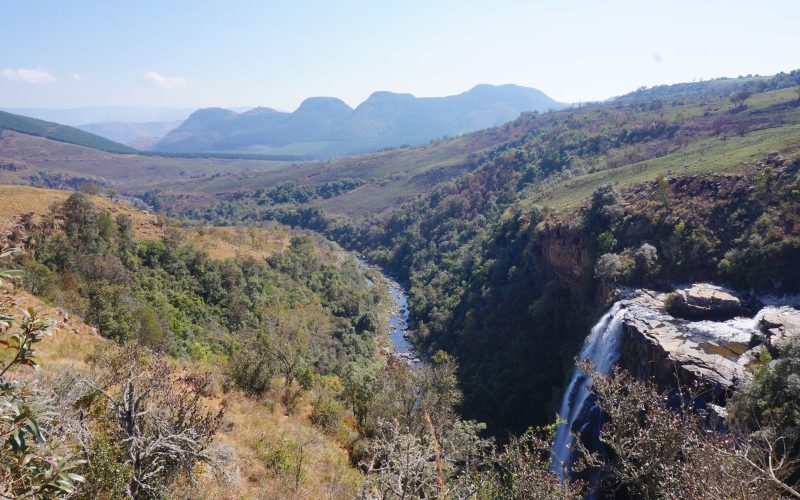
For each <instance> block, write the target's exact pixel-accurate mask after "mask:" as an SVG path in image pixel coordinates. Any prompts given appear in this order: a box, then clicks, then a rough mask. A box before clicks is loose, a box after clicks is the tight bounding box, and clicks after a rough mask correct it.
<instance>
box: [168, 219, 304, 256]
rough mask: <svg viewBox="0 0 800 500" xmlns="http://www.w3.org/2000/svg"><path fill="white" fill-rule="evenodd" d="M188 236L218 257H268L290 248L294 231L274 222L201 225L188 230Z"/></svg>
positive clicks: (195, 243) (185, 235)
mask: <svg viewBox="0 0 800 500" xmlns="http://www.w3.org/2000/svg"><path fill="white" fill-rule="evenodd" d="M183 234H184V238H186V240H187V241H188V242H190V243H192V244H193V245H194V246H196V247H198V248H202V249H203V250H205V251H207V252H208V254H209V255H210V256H211V257H212V258H214V259H227V258H232V257H251V258H254V259H264V258H267V257H269V256H271V255H273V254H275V253H279V252H283V251H284V250H286V249H287V248H289V243H290V241H291V236H292V235H291V232H290V230H289V229H288V228H286V227H284V226H280V225H278V224H274V225H272V226H270V227H267V228H255V227H210V228H206V227H200V228H194V229H188V230H186V231H184V233H183Z"/></svg>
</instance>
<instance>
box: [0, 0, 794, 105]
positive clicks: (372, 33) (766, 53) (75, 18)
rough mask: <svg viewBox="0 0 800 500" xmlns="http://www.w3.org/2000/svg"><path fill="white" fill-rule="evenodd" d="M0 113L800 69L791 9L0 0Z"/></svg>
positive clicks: (605, 87) (582, 92)
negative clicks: (13, 108)
mask: <svg viewBox="0 0 800 500" xmlns="http://www.w3.org/2000/svg"><path fill="white" fill-rule="evenodd" d="M0 26H2V30H0V33H2V49H0V106H5V107H11V106H19V107H22V106H27V107H34V106H36V107H73V106H86V105H154V106H179V107H184V106H185V107H199V106H211V105H219V106H249V105H266V106H272V107H277V108H280V109H287V110H291V109H294V108H295V107H296V106H297V105H298V104H299V103H300V101H302V100H303V99H304V98H306V97H309V96H317V95H328V96H336V97H341V98H342V99H344V100H345V101H346V102H347V103H349V104H350V105H356V104H358V103H359V102H361V101H362V100H364V99H365V98H366V97H367V96H368V95H369V94H370V93H372V92H373V91H375V90H391V91H396V92H410V93H413V94H415V95H417V96H439V95H450V94H456V93H460V92H463V91H464V90H467V89H468V88H470V87H472V86H473V85H475V84H477V83H517V84H520V85H526V86H532V87H536V88H539V89H541V90H543V91H545V92H546V93H547V94H549V95H550V96H552V97H554V98H556V99H558V100H561V101H580V100H596V99H604V98H607V97H610V96H613V95H618V94H621V93H624V92H627V91H630V90H633V89H635V88H637V87H639V86H642V85H653V84H658V83H673V82H680V81H691V80H693V79H701V78H703V79H707V78H711V77H716V76H738V75H740V74H748V73H758V74H772V73H776V72H778V71H788V70H792V69H795V68H798V67H800V51H799V50H798V49H800V29H798V26H800V1H798V0H759V1H739V0H725V1H722V0H692V1H684V0H659V1H656V0H630V1H624V0H619V1H612V0H608V1H606V0H585V1H578V0H575V1H565V0H559V1H557V0H543V1H539V0H527V1H524V0H519V1H512V0H508V1H503V0H493V1H472V0H427V1H415V0H404V1H400V0H396V1H391V2H389V1H380V0H368V1H357V0H327V1H322V0H317V1H303V0H294V1H280V2H274V1H263V0H262V1H257V0H249V1H248V0H239V1H237V0H225V1H222V0H220V1H203V0H191V1H188V0H187V1H174V0H130V1H127V0H81V1H79V2H77V1H76V2H71V1H66V0H48V1H45V0H0Z"/></svg>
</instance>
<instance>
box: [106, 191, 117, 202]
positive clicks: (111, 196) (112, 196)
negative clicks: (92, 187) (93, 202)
mask: <svg viewBox="0 0 800 500" xmlns="http://www.w3.org/2000/svg"><path fill="white" fill-rule="evenodd" d="M106 196H108V199H109V200H111V201H117V199H118V198H119V191H117V190H116V189H114V188H109V189H108V190H107V191H106Z"/></svg>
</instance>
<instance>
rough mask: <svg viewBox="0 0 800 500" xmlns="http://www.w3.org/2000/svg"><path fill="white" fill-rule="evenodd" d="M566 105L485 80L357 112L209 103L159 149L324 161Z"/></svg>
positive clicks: (318, 103) (315, 100) (381, 99)
mask: <svg viewBox="0 0 800 500" xmlns="http://www.w3.org/2000/svg"><path fill="white" fill-rule="evenodd" d="M566 106H567V105H566V104H564V103H560V102H557V101H555V100H553V99H551V98H550V97H548V96H547V95H545V94H544V93H543V92H541V91H539V90H536V89H533V88H526V87H520V86H517V85H501V86H493V85H478V86H476V87H474V88H472V89H471V90H470V91H468V92H464V93H462V94H458V95H455V96H448V97H422V98H418V97H414V96H413V95H411V94H398V93H392V92H375V93H373V94H372V95H371V96H370V97H369V98H368V99H367V100H366V101H364V102H363V103H361V104H360V105H359V106H357V107H356V108H355V109H352V108H350V107H349V106H348V105H347V104H346V103H345V102H343V101H342V100H340V99H337V98H334V97H312V98H309V99H306V100H305V101H303V103H302V104H301V105H300V106H299V107H298V108H297V110H295V111H294V112H292V113H287V112H281V111H276V110H274V109H271V108H255V109H252V110H250V111H247V112H244V113H236V112H234V111H231V110H227V109H222V108H206V109H201V110H198V111H196V112H194V113H193V114H192V115H191V116H190V117H189V118H188V119H187V120H186V121H185V122H184V123H183V124H182V125H181V126H180V127H178V128H176V129H175V130H173V131H171V132H170V133H169V134H167V135H166V136H165V137H164V138H163V139H162V140H160V141H159V142H158V143H157V144H156V145H155V146H154V148H153V149H154V150H155V151H161V152H170V153H203V152H225V153H256V154H281V155H296V156H306V157H314V158H325V157H331V156H340V155H345V154H353V153H360V152H366V151H372V150H377V149H381V148H386V147H394V146H400V145H405V144H420V143H424V142H427V141H430V140H432V139H437V138H440V137H443V136H452V135H458V134H463V133H466V132H471V131H474V130H479V129H482V128H487V127H492V126H497V125H500V124H502V123H505V122H508V121H509V120H512V119H514V118H516V117H517V116H519V114H520V113H522V112H524V111H548V110H558V109H562V108H564V107H566ZM98 133H99V132H98Z"/></svg>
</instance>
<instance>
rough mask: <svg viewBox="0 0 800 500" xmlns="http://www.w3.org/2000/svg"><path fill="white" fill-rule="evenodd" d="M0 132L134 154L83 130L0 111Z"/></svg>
mask: <svg viewBox="0 0 800 500" xmlns="http://www.w3.org/2000/svg"><path fill="white" fill-rule="evenodd" d="M0 130H13V131H15V132H20V133H23V134H30V135H37V136H41V137H46V138H48V139H52V140H54V141H60V142H67V143H70V144H77V145H78V146H86V147H88V148H94V149H99V150H101V151H107V152H109V153H135V152H136V150H135V149H133V148H131V147H129V146H125V145H124V144H119V143H116V142H114V141H111V140H108V139H106V138H104V137H100V136H99V135H94V134H92V133H89V132H85V131H83V130H80V129H77V128H74V127H68V126H66V125H59V124H58V123H53V122H47V121H44V120H37V119H36V118H28V117H27V116H22V115H15V114H12V113H6V112H5V111H0Z"/></svg>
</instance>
